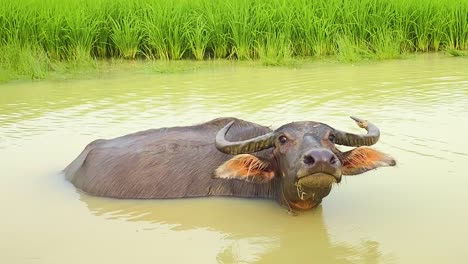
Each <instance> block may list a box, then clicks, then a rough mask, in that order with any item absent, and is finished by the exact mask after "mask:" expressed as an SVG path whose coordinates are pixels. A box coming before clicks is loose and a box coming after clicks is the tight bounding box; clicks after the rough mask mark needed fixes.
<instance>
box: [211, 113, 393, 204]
mask: <svg viewBox="0 0 468 264" xmlns="http://www.w3.org/2000/svg"><path fill="white" fill-rule="evenodd" d="M351 118H352V119H353V120H354V121H356V123H357V124H358V126H359V127H361V128H364V129H366V130H367V134H364V135H359V134H353V133H348V132H344V131H341V130H337V129H334V128H332V127H330V126H328V125H326V124H322V123H317V122H310V121H307V122H293V123H289V124H286V125H283V126H281V127H280V128H278V129H276V130H275V131H272V132H270V133H267V134H265V135H262V136H258V137H255V138H250V139H245V140H242V141H237V142H230V141H228V140H226V138H225V135H226V133H228V131H229V129H230V127H231V126H232V125H233V123H234V121H232V122H230V123H229V124H227V125H226V126H225V127H224V128H223V129H221V130H220V131H219V132H218V133H217V135H216V148H217V149H218V150H220V151H221V152H224V153H226V154H231V155H235V156H234V157H233V158H231V159H230V160H228V161H226V162H225V163H224V164H223V165H221V166H220V167H219V168H218V169H217V170H216V172H215V177H216V178H232V179H238V180H245V181H251V182H257V183H267V182H270V181H272V180H278V181H279V182H280V189H281V190H280V195H279V196H280V197H278V200H279V201H280V202H281V203H282V204H284V205H285V206H287V207H289V208H291V209H309V208H312V207H314V206H316V205H317V204H319V203H320V202H321V200H322V198H323V197H325V196H327V195H328V194H329V192H330V190H331V188H332V185H333V184H334V183H339V182H340V181H341V177H342V175H355V174H360V173H363V172H366V171H368V170H372V169H375V168H377V167H380V166H394V165H395V164H396V162H395V160H394V159H393V158H392V157H390V156H388V155H386V154H384V153H381V152H379V151H377V150H375V149H372V148H370V147H368V146H370V145H373V144H375V143H376V142H377V141H378V139H379V136H380V131H379V129H378V128H377V127H376V126H375V125H373V124H372V123H370V122H367V121H365V120H362V119H359V118H356V117H351ZM336 145H344V146H351V147H355V148H354V149H352V150H349V151H346V152H342V151H340V150H339V149H338V148H337V147H336Z"/></svg>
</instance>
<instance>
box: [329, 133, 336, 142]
mask: <svg viewBox="0 0 468 264" xmlns="http://www.w3.org/2000/svg"><path fill="white" fill-rule="evenodd" d="M328 140H330V142H332V143H335V140H336V136H335V134H330V135H329V136H328Z"/></svg>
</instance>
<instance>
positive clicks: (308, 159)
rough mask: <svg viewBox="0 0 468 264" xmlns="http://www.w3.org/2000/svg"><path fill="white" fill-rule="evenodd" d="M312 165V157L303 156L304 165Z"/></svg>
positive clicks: (313, 160)
mask: <svg viewBox="0 0 468 264" xmlns="http://www.w3.org/2000/svg"><path fill="white" fill-rule="evenodd" d="M314 163H315V159H314V157H312V156H311V155H306V156H304V164H307V165H312V164H314Z"/></svg>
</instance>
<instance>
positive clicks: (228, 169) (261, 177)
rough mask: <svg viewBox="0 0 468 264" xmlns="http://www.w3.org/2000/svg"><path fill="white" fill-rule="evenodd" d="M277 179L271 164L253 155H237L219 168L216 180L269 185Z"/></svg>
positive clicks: (215, 176)
mask: <svg viewBox="0 0 468 264" xmlns="http://www.w3.org/2000/svg"><path fill="white" fill-rule="evenodd" d="M274 177H275V173H274V172H273V170H272V169H271V166H270V162H269V161H267V160H263V159H260V158H258V157H256V156H254V155H251V154H241V155H236V156H234V157H233V158H232V159H230V160H228V161H226V162H224V164H223V165H221V166H219V167H218V168H217V169H216V171H215V175H214V178H219V179H236V180H241V181H247V182H254V183H267V182H269V181H271V180H272V179H273V178H274Z"/></svg>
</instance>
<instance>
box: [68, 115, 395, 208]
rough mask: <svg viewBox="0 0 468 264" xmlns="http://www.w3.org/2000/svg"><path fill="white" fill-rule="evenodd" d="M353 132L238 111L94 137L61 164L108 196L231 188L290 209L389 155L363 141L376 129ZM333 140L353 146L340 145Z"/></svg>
mask: <svg viewBox="0 0 468 264" xmlns="http://www.w3.org/2000/svg"><path fill="white" fill-rule="evenodd" d="M352 118H353V119H354V120H355V121H356V123H357V124H358V125H359V126H360V127H361V128H364V129H366V130H367V134H363V135H359V134H353V133H348V132H344V131H340V130H337V129H334V128H332V127H330V126H328V125H326V124H323V123H318V122H312V121H305V122H293V123H289V124H286V125H283V126H281V127H279V128H278V129H276V130H272V129H270V128H268V127H266V126H262V125H258V124H255V123H251V122H247V121H244V120H240V119H236V118H218V119H215V120H212V121H209V122H206V123H203V124H199V125H195V126H188V127H172V128H161V129H152V130H147V131H142V132H138V133H134V134H129V135H126V136H122V137H118V138H115V139H110V140H102V139H100V140H96V141H94V142H92V143H90V144H89V145H88V146H87V147H86V148H85V149H84V150H83V151H82V153H81V154H80V155H79V156H78V157H77V158H76V159H75V160H74V161H73V162H72V163H71V164H70V165H68V167H66V168H65V170H64V172H65V175H66V178H67V179H68V180H70V181H71V182H72V183H73V184H74V185H75V186H76V187H77V188H79V189H81V190H82V191H84V192H86V193H88V194H90V195H94V196H104V197H114V198H135V199H137V198H140V199H151V198H153V199H154V198H182V197H204V196H237V197H258V198H271V199H276V200H277V201H278V202H279V203H280V204H281V205H283V206H284V207H286V208H288V209H289V210H291V211H294V210H306V209H310V208H313V207H316V206H317V205H318V204H319V203H320V202H321V201H322V199H323V198H324V197H325V196H327V195H328V194H329V193H330V190H331V188H332V185H333V184H334V183H339V182H340V181H341V177H342V175H354V174H360V173H363V172H366V171H368V170H372V169H375V168H377V167H380V166H394V165H395V164H396V162H395V160H394V159H393V158H392V157H390V156H388V155H386V154H384V153H381V152H379V151H377V150H374V149H372V148H369V147H368V146H370V145H373V144H375V143H376V142H377V141H378V139H379V136H380V131H379V129H378V128H377V127H376V126H375V125H373V124H372V123H370V122H367V121H364V120H361V119H359V118H355V117H352ZM335 145H344V146H353V147H355V148H354V149H352V150H349V151H346V152H341V151H340V150H338V149H337V148H336V147H335Z"/></svg>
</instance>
